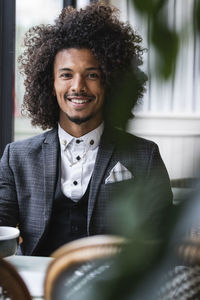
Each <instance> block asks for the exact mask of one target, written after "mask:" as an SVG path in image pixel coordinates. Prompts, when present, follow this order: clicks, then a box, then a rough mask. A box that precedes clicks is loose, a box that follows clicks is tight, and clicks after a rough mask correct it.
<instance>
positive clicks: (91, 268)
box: [44, 235, 126, 300]
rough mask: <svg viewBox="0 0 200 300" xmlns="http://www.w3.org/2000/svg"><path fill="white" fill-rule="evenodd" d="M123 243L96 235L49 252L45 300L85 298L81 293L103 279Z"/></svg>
mask: <svg viewBox="0 0 200 300" xmlns="http://www.w3.org/2000/svg"><path fill="white" fill-rule="evenodd" d="M125 243H126V241H125V239H123V238H121V237H116V236H108V235H99V236H91V237H86V238H82V239H79V240H76V241H73V242H71V243H68V244H66V245H64V246H62V247H60V248H59V249H58V250H56V251H55V252H54V253H52V255H51V256H52V257H54V258H55V260H53V261H52V263H51V264H50V265H49V268H48V269H47V273H46V278H45V284H44V294H45V300H63V299H70V300H73V299H87V297H86V296H83V294H84V295H85V294H86V293H87V292H88V287H89V286H90V287H91V286H92V285H93V283H94V282H95V280H96V279H97V280H98V279H102V278H103V279H104V277H105V276H106V274H107V271H108V269H109V267H110V266H111V264H112V259H113V258H114V257H115V256H116V254H117V253H120V252H121V250H122V248H123V245H124V244H125ZM77 295H78V296H77ZM79 295H82V296H79ZM77 297H78V298H77ZM79 297H80V298H79ZM81 297H82V298H81Z"/></svg>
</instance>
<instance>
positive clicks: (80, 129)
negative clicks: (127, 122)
mask: <svg viewBox="0 0 200 300" xmlns="http://www.w3.org/2000/svg"><path fill="white" fill-rule="evenodd" d="M101 122H102V119H100V120H96V122H93V123H92V124H91V123H90V122H84V123H82V124H76V123H74V122H71V121H70V122H62V120H60V126H61V127H62V129H63V130H65V131H66V132H67V133H69V134H70V135H72V136H74V137H76V138H79V137H81V136H83V135H85V134H87V133H88V132H90V131H92V130H94V129H95V128H97V127H98V126H99V125H100V124H101Z"/></svg>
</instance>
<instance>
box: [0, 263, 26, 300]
mask: <svg viewBox="0 0 200 300" xmlns="http://www.w3.org/2000/svg"><path fill="white" fill-rule="evenodd" d="M0 299H6V300H31V299H32V298H31V296H30V294H29V291H28V289H27V287H26V285H25V283H24V281H23V279H22V278H21V276H20V275H19V274H18V272H17V270H16V269H15V268H14V267H13V266H12V265H11V264H10V263H9V262H7V261H6V260H4V259H2V258H0Z"/></svg>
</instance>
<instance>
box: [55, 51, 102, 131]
mask: <svg viewBox="0 0 200 300" xmlns="http://www.w3.org/2000/svg"><path fill="white" fill-rule="evenodd" d="M54 92H55V94H56V97H57V101H58V105H59V107H60V120H59V121H60V124H61V127H63V128H64V129H65V128H67V127H68V126H69V125H70V123H71V122H72V123H75V124H78V125H81V124H84V125H85V124H87V126H88V128H89V129H90V130H93V129H94V128H96V127H97V126H98V125H99V124H100V123H101V121H102V108H103V100H104V88H103V86H102V83H101V72H100V68H99V63H98V61H97V59H96V58H95V57H94V55H93V53H92V52H91V51H90V50H89V49H75V48H70V49H64V50H62V51H60V52H58V53H57V55H56V57H55V62H54Z"/></svg>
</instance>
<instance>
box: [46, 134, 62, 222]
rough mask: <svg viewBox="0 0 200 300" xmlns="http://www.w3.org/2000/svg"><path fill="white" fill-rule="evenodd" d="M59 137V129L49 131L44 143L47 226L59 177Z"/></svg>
mask: <svg viewBox="0 0 200 300" xmlns="http://www.w3.org/2000/svg"><path fill="white" fill-rule="evenodd" d="M58 150H59V143H58V135H57V129H54V130H52V131H49V132H48V133H47V137H46V139H45V140H44V143H43V163H44V166H43V167H44V196H45V225H47V222H48V220H49V218H50V214H51V209H52V204H53V199H54V193H55V187H56V177H57V158H58Z"/></svg>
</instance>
